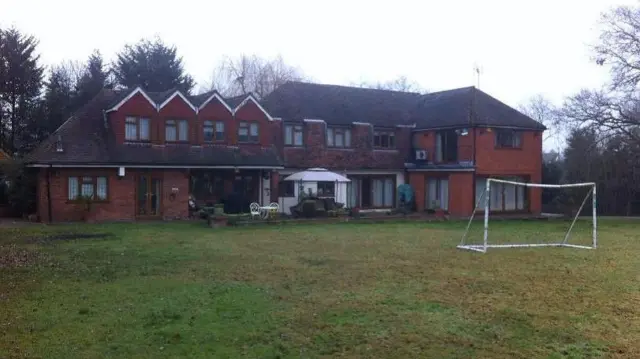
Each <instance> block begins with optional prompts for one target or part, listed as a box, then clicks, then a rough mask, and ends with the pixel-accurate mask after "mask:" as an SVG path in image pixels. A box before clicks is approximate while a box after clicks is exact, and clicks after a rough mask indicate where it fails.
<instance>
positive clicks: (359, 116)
mask: <svg viewBox="0 0 640 359" xmlns="http://www.w3.org/2000/svg"><path fill="white" fill-rule="evenodd" d="M262 102H263V106H264V108H265V109H266V110H267V111H268V112H269V113H270V114H271V115H272V116H273V117H280V118H282V119H283V120H285V121H301V120H304V119H321V120H324V121H326V122H327V123H329V124H337V125H341V124H344V125H346V124H352V123H354V122H361V123H370V124H373V125H374V126H381V127H383V126H397V125H412V124H415V125H416V127H415V128H416V129H428V128H440V127H456V126H469V125H470V124H471V119H472V118H473V121H474V124H475V125H476V126H504V127H518V128H527V129H536V130H543V129H545V127H544V126H543V125H542V124H541V123H539V122H537V121H535V120H533V119H531V118H529V117H528V116H526V115H524V114H522V113H520V112H518V111H517V110H515V109H514V108H512V107H510V106H508V105H506V104H504V103H502V102H500V101H499V100H497V99H495V98H493V97H491V96H489V95H488V94H486V93H485V92H483V91H480V90H478V89H476V88H475V87H464V88H459V89H453V90H447V91H441V92H434V93H429V94H419V93H413V92H399V91H389V90H378V89H368V88H360V87H348V86H339V85H325V84H314V83H306V82H288V83H286V84H284V85H282V86H280V87H279V88H277V89H276V90H275V91H273V92H272V93H271V94H269V95H268V96H267V97H266V98H265V99H264V100H263V101H262ZM472 113H473V114H474V116H473V117H472V116H471V114H472Z"/></svg>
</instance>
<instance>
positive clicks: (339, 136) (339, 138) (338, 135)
mask: <svg viewBox="0 0 640 359" xmlns="http://www.w3.org/2000/svg"><path fill="white" fill-rule="evenodd" d="M335 140H336V147H344V137H343V134H342V132H340V131H338V132H336V138H335Z"/></svg>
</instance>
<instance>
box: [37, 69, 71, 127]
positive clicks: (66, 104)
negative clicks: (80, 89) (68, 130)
mask: <svg viewBox="0 0 640 359" xmlns="http://www.w3.org/2000/svg"><path fill="white" fill-rule="evenodd" d="M75 97H76V93H75V84H74V79H73V77H72V76H71V74H70V73H69V71H68V70H67V68H65V67H64V66H55V67H53V68H51V74H50V77H49V81H47V84H46V86H45V92H44V104H45V111H46V123H42V124H41V125H40V126H39V127H40V130H41V131H42V132H43V134H45V135H46V134H50V133H52V132H53V131H55V130H56V129H57V128H58V127H60V125H62V124H63V123H64V121H66V120H67V119H68V118H69V116H70V115H71V112H72V111H73V110H74V102H75V101H74V100H75Z"/></svg>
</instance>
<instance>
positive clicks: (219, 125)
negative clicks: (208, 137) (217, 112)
mask: <svg viewBox="0 0 640 359" xmlns="http://www.w3.org/2000/svg"><path fill="white" fill-rule="evenodd" d="M223 139H224V122H216V140H218V141H220V140H223Z"/></svg>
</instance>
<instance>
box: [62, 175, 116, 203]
mask: <svg viewBox="0 0 640 359" xmlns="http://www.w3.org/2000/svg"><path fill="white" fill-rule="evenodd" d="M67 188H68V196H67V199H68V200H70V201H74V200H78V199H79V198H80V196H82V197H91V198H92V199H93V200H94V201H106V200H107V198H108V197H107V195H108V181H107V177H104V176H71V177H69V179H68V187H67Z"/></svg>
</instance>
